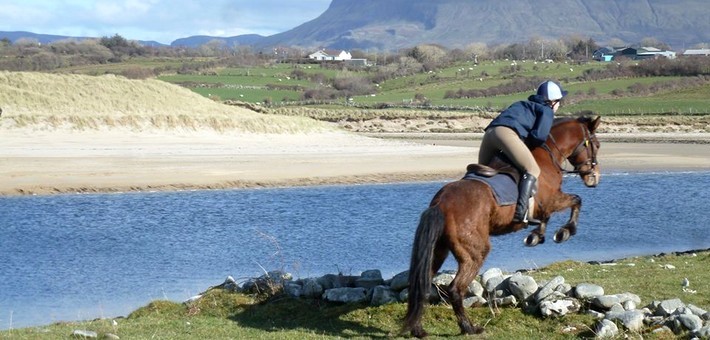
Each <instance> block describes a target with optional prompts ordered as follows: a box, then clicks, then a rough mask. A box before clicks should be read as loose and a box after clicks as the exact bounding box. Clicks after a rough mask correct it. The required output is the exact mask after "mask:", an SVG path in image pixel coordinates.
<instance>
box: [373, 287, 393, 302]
mask: <svg viewBox="0 0 710 340" xmlns="http://www.w3.org/2000/svg"><path fill="white" fill-rule="evenodd" d="M397 301H398V300H397V293H395V292H394V291H393V290H392V289H390V288H389V287H387V286H376V287H375V288H373V289H372V299H371V300H370V305H372V306H382V305H386V304H388V303H395V302H397Z"/></svg>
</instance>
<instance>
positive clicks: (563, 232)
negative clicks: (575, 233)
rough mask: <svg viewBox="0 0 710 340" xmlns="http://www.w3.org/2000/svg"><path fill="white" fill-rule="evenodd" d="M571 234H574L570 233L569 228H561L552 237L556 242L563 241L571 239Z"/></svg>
mask: <svg viewBox="0 0 710 340" xmlns="http://www.w3.org/2000/svg"><path fill="white" fill-rule="evenodd" d="M570 236H572V234H571V233H570V231H569V229H567V228H560V230H558V231H557V232H556V233H555V236H553V237H552V240H553V241H555V242H556V243H562V242H564V241H567V240H569V238H570Z"/></svg>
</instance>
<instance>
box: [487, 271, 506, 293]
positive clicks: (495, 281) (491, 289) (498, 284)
mask: <svg viewBox="0 0 710 340" xmlns="http://www.w3.org/2000/svg"><path fill="white" fill-rule="evenodd" d="M503 281H505V278H504V277H503V276H502V275H501V276H494V277H491V278H489V279H488V280H487V281H486V284H485V286H484V287H485V290H486V292H488V294H492V295H495V292H496V291H498V290H502V288H503Z"/></svg>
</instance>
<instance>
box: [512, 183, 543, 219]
mask: <svg viewBox="0 0 710 340" xmlns="http://www.w3.org/2000/svg"><path fill="white" fill-rule="evenodd" d="M536 183H537V178H535V176H533V175H531V174H530V173H528V172H526V173H524V174H523V176H522V177H521V178H520V184H519V185H518V190H519V193H518V203H517V206H516V207H515V216H514V217H513V222H524V223H527V224H534V225H539V224H540V221H539V220H536V219H535V218H533V217H532V216H528V209H530V197H533V196H534V195H535V191H536V189H537V185H536Z"/></svg>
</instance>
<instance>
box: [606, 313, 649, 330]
mask: <svg viewBox="0 0 710 340" xmlns="http://www.w3.org/2000/svg"><path fill="white" fill-rule="evenodd" d="M606 319H608V320H612V321H615V320H618V321H619V322H621V323H622V324H623V325H624V327H626V329H628V330H630V331H632V332H638V331H640V330H641V329H642V328H643V319H644V314H643V312H642V311H640V310H629V311H623V312H621V313H616V312H609V313H607V314H606Z"/></svg>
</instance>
